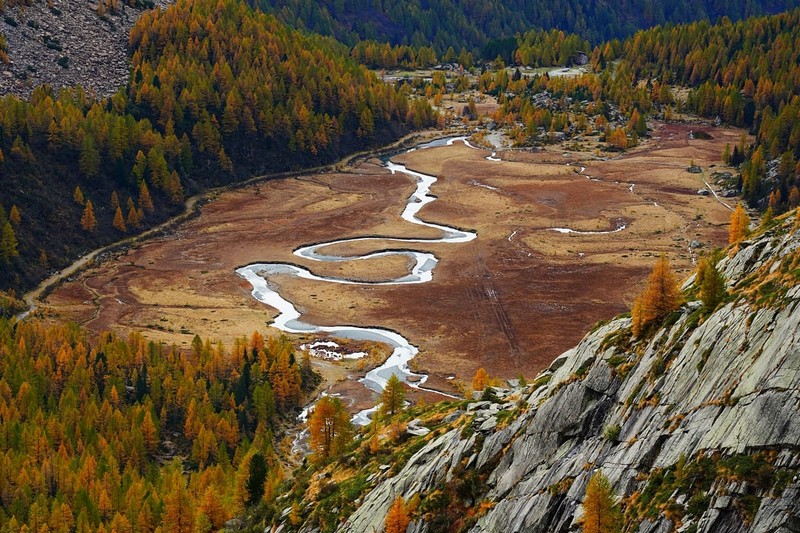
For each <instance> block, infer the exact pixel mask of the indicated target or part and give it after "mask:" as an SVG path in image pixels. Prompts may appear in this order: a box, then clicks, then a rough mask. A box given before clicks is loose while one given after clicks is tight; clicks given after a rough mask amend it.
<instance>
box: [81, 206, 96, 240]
mask: <svg viewBox="0 0 800 533" xmlns="http://www.w3.org/2000/svg"><path fill="white" fill-rule="evenodd" d="M95 226H97V219H96V218H95V217H94V206H93V205H92V201H91V200H86V207H85V208H84V209H83V215H82V216H81V227H82V228H83V229H84V231H88V232H90V233H92V232H94V228H95Z"/></svg>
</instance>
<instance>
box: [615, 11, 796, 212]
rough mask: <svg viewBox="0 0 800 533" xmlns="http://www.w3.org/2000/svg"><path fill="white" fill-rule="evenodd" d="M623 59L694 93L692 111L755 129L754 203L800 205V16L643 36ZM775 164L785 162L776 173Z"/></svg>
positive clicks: (636, 72) (637, 71)
mask: <svg viewBox="0 0 800 533" xmlns="http://www.w3.org/2000/svg"><path fill="white" fill-rule="evenodd" d="M621 57H622V58H623V59H624V60H625V61H626V62H627V63H628V65H630V68H631V71H632V74H633V76H634V77H635V78H637V79H644V80H650V79H658V80H661V82H662V83H665V84H666V83H669V84H677V85H686V86H689V87H692V88H693V90H692V92H691V93H690V94H689V97H688V100H687V109H688V110H690V111H693V112H696V113H698V114H700V115H702V116H705V117H716V116H719V117H721V118H722V119H723V120H724V121H725V122H727V123H729V124H734V125H737V126H746V127H748V128H753V129H754V131H755V133H756V142H757V147H756V149H755V150H754V151H753V152H752V154H750V155H749V156H748V157H747V161H746V162H745V164H744V165H743V167H742V178H743V194H744V196H745V197H746V198H747V199H748V200H750V201H751V203H753V204H754V205H755V204H756V203H757V202H758V200H759V199H761V198H764V197H767V196H769V195H770V194H774V195H773V197H772V199H771V202H770V204H771V205H772V206H773V207H774V208H777V207H778V206H781V204H785V203H786V202H787V201H788V200H789V198H790V196H792V195H793V194H795V195H796V196H795V197H794V199H793V204H794V206H796V205H797V203H798V202H800V194H798V193H797V192H794V193H793V190H794V191H797V189H796V186H798V185H800V166H797V161H798V159H800V121H798V120H797V118H798V116H800V98H799V97H798V95H800V10H794V11H791V12H789V13H783V14H779V15H775V16H771V17H760V18H753V19H748V20H745V21H741V22H737V23H735V24H733V23H729V22H725V23H723V24H718V25H714V26H711V25H709V24H708V23H705V22H697V23H693V24H688V25H684V26H676V27H665V28H655V29H652V30H649V31H643V32H639V33H637V34H636V35H635V36H634V37H633V38H631V39H630V40H628V41H626V43H625V46H624V48H623V51H622V54H621ZM731 155H732V156H733V155H734V154H733V153H732V154H731ZM744 155H745V154H739V155H737V156H736V157H741V156H744ZM768 160H778V165H777V166H773V167H772V172H769V173H768V171H767V164H766V163H767V161H768Z"/></svg>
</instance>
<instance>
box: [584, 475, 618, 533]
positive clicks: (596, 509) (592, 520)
mask: <svg viewBox="0 0 800 533" xmlns="http://www.w3.org/2000/svg"><path fill="white" fill-rule="evenodd" d="M581 525H582V526H583V533H617V532H619V531H622V514H621V513H620V510H619V507H618V506H617V504H616V502H615V501H614V493H613V491H612V489H611V484H610V483H609V482H608V478H606V477H605V476H604V475H603V473H602V472H597V473H596V474H595V475H593V476H592V478H591V479H590V480H589V484H588V485H587V486H586V496H585V498H584V499H583V516H582V517H581Z"/></svg>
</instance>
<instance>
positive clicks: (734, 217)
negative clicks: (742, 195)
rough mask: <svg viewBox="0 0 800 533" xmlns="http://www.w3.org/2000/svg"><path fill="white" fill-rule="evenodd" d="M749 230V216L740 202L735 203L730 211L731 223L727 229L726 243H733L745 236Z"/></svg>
mask: <svg viewBox="0 0 800 533" xmlns="http://www.w3.org/2000/svg"><path fill="white" fill-rule="evenodd" d="M749 230H750V217H749V216H748V215H747V211H745V210H744V207H742V204H737V205H736V209H734V210H733V213H731V225H730V228H729V229H728V244H735V243H737V242H739V241H741V240H742V239H744V238H745V237H747V232H748V231H749Z"/></svg>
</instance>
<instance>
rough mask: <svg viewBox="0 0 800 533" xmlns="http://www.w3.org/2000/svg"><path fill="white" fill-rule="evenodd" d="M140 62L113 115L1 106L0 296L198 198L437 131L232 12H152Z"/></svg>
mask: <svg viewBox="0 0 800 533" xmlns="http://www.w3.org/2000/svg"><path fill="white" fill-rule="evenodd" d="M130 49H131V53H132V69H133V74H132V79H131V82H130V83H129V86H128V87H127V88H126V89H124V90H120V91H119V92H118V93H116V94H115V95H114V96H112V97H111V98H109V99H105V100H95V99H93V98H91V97H90V96H88V95H87V94H86V93H85V92H84V91H83V90H82V89H80V88H77V89H72V90H62V91H59V92H58V93H55V92H54V91H52V90H50V89H49V88H47V87H42V88H39V89H37V90H36V91H35V92H34V94H33V96H32V97H31V99H30V100H28V101H25V100H20V99H17V98H15V97H11V96H7V97H5V98H4V99H3V100H2V101H0V172H2V176H3V191H2V197H0V200H1V201H0V206H1V207H2V208H3V210H1V211H0V230H2V236H3V240H2V246H0V249H2V255H1V256H0V288H1V289H8V288H15V289H22V288H27V287H30V286H31V285H32V284H33V283H34V282H35V281H37V280H38V279H41V277H42V276H43V274H44V273H45V272H46V271H48V270H50V269H52V268H54V267H60V266H63V265H64V264H66V263H67V262H68V261H69V260H71V259H73V258H75V257H76V256H77V255H79V254H80V253H83V252H85V251H88V250H89V249H91V248H95V247H97V246H98V245H100V244H103V243H107V242H110V241H112V240H115V239H118V238H120V237H122V236H124V235H128V234H131V233H133V232H137V231H139V229H140V228H142V227H147V226H150V225H152V224H153V223H155V222H157V221H160V220H163V219H164V218H165V216H166V215H168V214H170V213H173V212H175V211H176V210H177V209H178V206H179V204H180V203H181V202H182V200H183V198H184V196H185V195H186V194H188V193H192V192H196V191H199V190H202V189H203V188H205V187H207V186H209V185H214V184H223V183H230V182H233V181H235V180H236V179H238V178H241V177H244V176H251V175H253V174H257V173H262V172H271V171H280V170H287V169H296V168H302V167H304V166H310V165H314V164H319V163H323V162H329V161H332V160H335V159H336V158H337V157H339V156H340V155H341V154H343V153H346V152H348V151H353V150H356V149H358V148H361V147H366V146H370V145H373V144H377V143H380V142H385V141H387V140H389V139H391V138H394V137H396V136H398V135H399V134H401V133H402V132H403V131H405V130H406V129H408V128H411V127H420V126H423V125H427V124H429V123H430V122H431V121H432V120H433V115H432V111H431V109H430V107H428V105H427V104H426V103H424V102H423V101H411V100H410V99H409V98H408V97H407V95H406V93H405V92H404V91H403V90H402V89H396V88H394V87H393V86H389V85H384V84H383V83H382V82H380V81H379V80H378V79H377V78H376V77H375V76H374V75H373V74H372V73H370V72H369V71H368V70H366V69H365V68H364V67H361V66H358V65H357V64H356V63H355V62H353V61H352V60H351V59H350V58H349V57H348V55H347V49H346V48H345V47H343V46H341V45H339V44H337V43H335V42H334V41H332V40H329V39H325V38H320V37H311V36H305V35H303V34H301V33H299V32H297V31H293V30H290V29H288V28H286V27H285V26H283V25H282V24H280V23H278V22H277V21H276V20H275V19H274V18H273V17H270V16H267V15H264V14H263V13H259V12H255V11H253V10H251V9H250V8H248V7H247V6H246V4H244V3H241V2H238V1H235V0H223V1H221V2H213V1H211V0H199V1H191V2H189V1H185V0H184V1H181V2H178V3H177V4H175V5H173V6H171V7H170V8H168V9H167V10H165V11H161V10H155V11H152V12H150V13H148V14H146V15H145V16H143V17H142V18H141V19H140V20H139V21H138V22H137V24H136V25H135V26H134V28H133V29H132V30H131V35H130ZM12 213H13V214H14V216H13V217H12V216H11V215H12Z"/></svg>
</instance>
